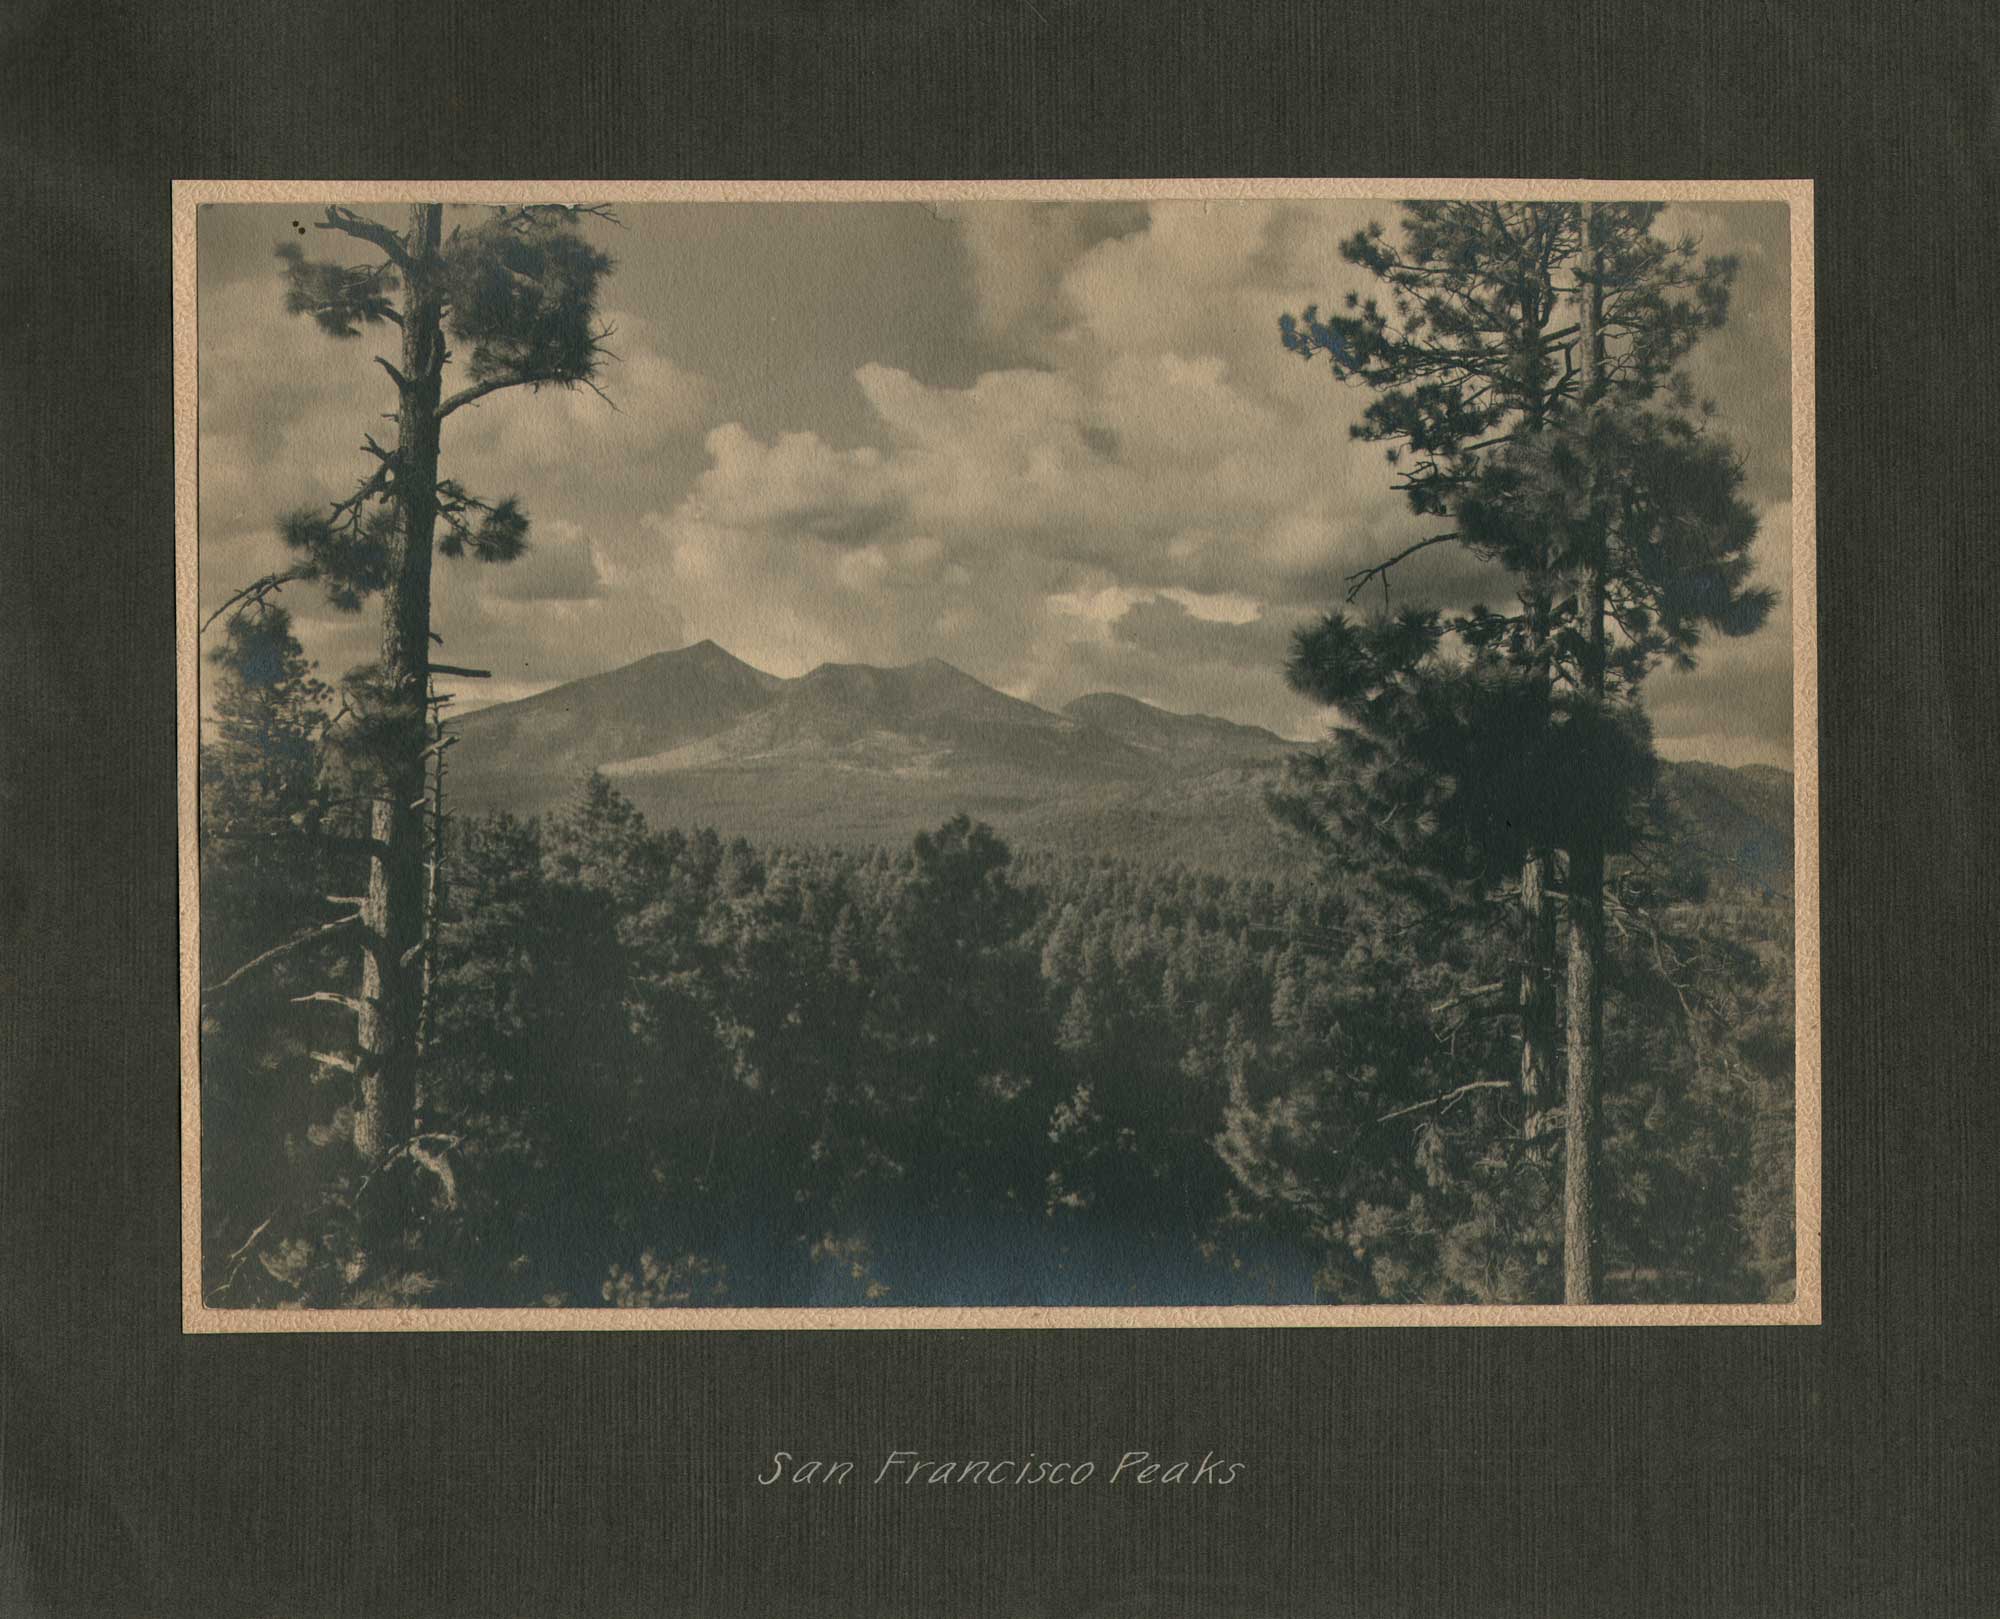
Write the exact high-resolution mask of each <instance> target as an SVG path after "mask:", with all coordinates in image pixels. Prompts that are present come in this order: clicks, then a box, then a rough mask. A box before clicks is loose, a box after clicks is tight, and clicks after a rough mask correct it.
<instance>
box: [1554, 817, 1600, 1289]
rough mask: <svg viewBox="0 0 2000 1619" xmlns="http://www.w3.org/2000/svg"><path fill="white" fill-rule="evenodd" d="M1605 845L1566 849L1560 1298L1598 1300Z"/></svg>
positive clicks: (1580, 843) (1581, 843) (1585, 844)
mask: <svg viewBox="0 0 2000 1619" xmlns="http://www.w3.org/2000/svg"><path fill="white" fill-rule="evenodd" d="M1603 957H1604V846H1603V843H1602V841H1601V840H1599V839H1597V838H1595V837H1592V838H1590V839H1588V840H1585V839H1579V840H1578V841H1577V844H1576V845H1575V846H1574V847H1572V848H1571V850H1570V855H1569V1099H1568V1105H1567V1107H1566V1108H1565V1113H1566V1115H1567V1124H1568V1137H1567V1141H1566V1143H1565V1146H1564V1160H1563V1302H1564V1303H1565V1304H1595V1303H1597V1302H1598V1295H1599V1293H1600V1291H1601V1290H1602V1287H1603V1281H1604V1256H1603V1253H1602V1252H1601V1250H1600V1248H1599V1244H1598V1240H1597V1237H1598V1207H1597V1202H1598V1199H1597V1192H1598V1164H1597V1147H1598V1139H1597V1138H1598V1123H1599V1121H1598V1098H1599V1095H1600V1093H1601V1091H1602V1088H1603V1081H1604V1074H1603V1046H1604V993H1603V989H1604V986H1603V982H1602V979H1601V976H1600V963H1601V962H1602V960H1603Z"/></svg>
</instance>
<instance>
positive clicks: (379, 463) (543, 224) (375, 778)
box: [241, 202, 611, 1162]
mask: <svg viewBox="0 0 2000 1619" xmlns="http://www.w3.org/2000/svg"><path fill="white" fill-rule="evenodd" d="M586 215H594V216H597V217H609V216H608V214H607V213H606V211H605V210H603V209H596V208H571V207H553V206H530V207H517V208H496V209H492V210H490V211H488V212H486V213H485V214H484V216H483V217H482V218H480V219H479V221H478V222H477V223H475V224H472V225H470V226H462V227H459V228H455V229H453V230H452V231H451V232H450V234H449V235H447V234H446V233H445V231H444V207H443V205H442V204H440V203H434V202H426V203H417V204H414V205H413V206H412V207H411V208H410V211H409V216H408V221H407V224H406V225H405V227H404V228H403V229H402V230H395V229H392V228H391V227H390V226H388V225H386V224H382V223H380V222H378V221H376V220H374V219H371V218H368V217H367V216H365V215H362V214H359V213H356V212H354V211H352V210H350V209H346V208H339V207H330V208H328V209H327V211H326V216H325V218H324V219H323V220H321V221H319V223H318V227H317V228H318V229H320V230H323V231H328V232H333V233H336V234H339V235H344V236H347V237H350V238H353V239H355V240H357V241H360V242H362V243H365V244H366V245H367V246H369V247H370V248H372V249H373V250H374V252H375V255H376V256H375V257H374V259H373V260H372V261H371V262H369V263H366V264H363V265H359V266H356V265H350V264H347V263H343V262H335V261H322V260H314V259H310V258H308V257H307V256H306V254H305V252H304V250H303V249H302V248H301V247H299V246H298V245H297V244H295V243H288V244H286V245H285V246H283V247H281V248H279V250H278V252H279V256H280V258H281V259H282V260H283V274H284V283H285V299H286V308H287V309H288V310H289V311H290V312H292V313H294V314H298V315H305V316H308V317H310V318H311V319H312V320H313V321H314V323H315V324H316V325H318V326H319V328H320V329H321V330H322V331H324V332H325V333H327V334H328V335H329V336H331V337H334V338H337V339H353V338H356V337H358V336H359V335H360V334H361V333H362V331H363V330H364V329H369V328H375V327H379V326H383V325H388V326H393V327H395V328H396V329H397V331H398V332H399V333H400V336H401V345H400V353H399V354H398V356H397V358H396V359H395V360H391V359H390V358H389V357H387V356H386V355H377V356H375V357H374V358H375V364H376V365H378V366H379V367H381V369H382V371H383V372H384V374H385V375H386V376H387V377H388V379H389V381H390V383H391V384H392V385H393V388H394V401H395V409H394V410H393V411H392V412H391V413H390V416H391V419H392V420H393V421H394V422H395V426H396V431H395V435H394V441H393V443H391V444H388V445H383V444H379V443H377V442H376V440H375V438H374V437H373V436H372V435H364V439H363V449H364V451H365V453H366V454H367V455H368V456H369V458H370V459H371V460H372V461H373V463H374V465H373V467H372V470H370V471H369V473H368V474H367V476H365V477H364V478H362V479H361V480H360V481H359V483H358V484H357V486H356V487H355V489H354V490H353V492H352V493H351V494H349V495H347V496H346V497H345V498H344V499H341V500H339V501H336V502H334V503H333V504H332V505H331V506H330V507H328V508H326V509H323V510H321V509H315V510H304V511H298V512H294V513H291V514H290V515H288V516H287V517H285V518H284V519H283V520H282V523H281V532H282V534H283V537H284V539H285V541H286V543H287V544H288V545H289V546H290V547H291V548H292V549H293V551H294V552H296V553H297V555H298V558H299V560H298V561H297V562H296V563H295V564H294V565H293V566H292V567H290V568H288V569H286V570H285V571H284V572H282V573H279V574H274V575H271V576H268V577H267V578H265V579H262V580H259V581H257V582H256V583H255V584H254V585H252V586H250V587H248V589H247V590H246V591H244V592H242V593H241V597H242V598H243V599H249V600H256V601H261V600H263V599H265V597H266V596H268V594H269V592H270V591H271V590H272V589H273V588H275V587H276V586H278V585H281V584H283V583H285V582H287V581H290V580H312V581H316V582H317V583H319V584H320V585H321V586H323V587H324V589H325V591H326V593H327V596H328V599H329V600H331V601H332V602H333V603H334V604H335V605H336V606H339V607H342V608H345V609H347V610H350V611H358V610H359V609H360V608H361V607H362V606H363V604H364V603H366V602H367V601H369V600H371V599H373V598H376V597H379V598H380V601H381V617H382V641H381V654H380V657H379V660H378V661H377V662H375V663H374V664H372V665H368V666H364V667H363V668H361V669H358V670H355V671H353V672H351V673H350V675H349V677H348V679H347V682H346V687H347V692H346V695H347V700H348V702H349V704H350V706H351V707H352V709H353V711H354V723H353V724H352V725H351V726H350V727H348V728H347V731H346V733H345V734H346V737H347V739H348V745H349V748H350V751H351V753H352V754H353V755H354V756H355V758H356V760H357V763H358V765H359V767H360V770H359V773H360V776H361V779H362V781H363V782H364V784H365V787H366V790H367V792H368V795H369V797H370V798H371V799H372V801H373V808H372V811H371V813H370V824H369V828H368V833H367V840H366V842H367V848H368V853H369V871H368V890H367V895H366V898H365V900H364V902H363V904H362V907H361V930H362V933H363V956H362V983H361V988H360V993H359V997H358V999H357V1000H355V1001H354V1002H353V1009H354V1012H355V1016H356V1023H357V1031H356V1045H357V1048H358V1049H357V1052H356V1106H355V1127H354V1144H355V1147H356V1149H357V1151H358V1152H359V1153H360V1154H361V1156H362V1158H363V1159H364V1160H367V1161H370V1162H376V1161H380V1160H381V1159H383V1158H384V1157H385V1156H386V1155H388V1154H389V1153H391V1152H392V1151H393V1150H394V1149H395V1148H396V1147H397V1146H398V1145H399V1144H400V1143H402V1142H404V1141H406V1140H408V1139H409V1137H410V1135H411V1134H412V1131H413V1128H414V1117H415V1103H416V1085H417V1074H416V1061H417V1037H418V1023H419V1016H420V1011H421V1003H422V962H421V958H422V955H423V945H424V938H423V930H424V927H425V885H424V864H423V863H424V856H425V838H424V824H423V811H424V803H425V796H426V794H425V779H424V750H425V747H426V746H427V744H428V741H429V737H428V735H427V728H426V724H425V708H424V704H425V698H426V695H427V690H428V686H429V680H430V676H431V673H432V671H433V668H434V665H433V662H432V657H431V653H432V642H433V636H432V632H431V566H432V558H433V556H434V555H435V554H438V553H442V554H443V555H444V556H446V557H454V558H455V557H463V556H467V555H470V556H472V557H475V558H477V559H478V560H480V561H483V562H507V561H511V560H513V559H514V558H516V557H518V556H519V555H520V554H521V553H522V551H523V550H524V548H525V546H526V543H527V532H528V519H527V516H526V514H525V513H524V512H523V511H522V510H521V508H520V506H519V504H518V503H517V501H516V500H515V499H513V498H512V497H509V498H505V499H499V500H488V499H485V498H482V497H481V496H479V495H476V494H474V493H473V492H471V491H470V490H468V489H467V488H465V486H464V485H462V484H461V483H459V482H457V481H456V480H454V479H451V478H448V477H445V476H444V475H443V474H442V472H441V471H440V453H441V443H442V437H443V428H444V424H445V422H446V421H447V420H448V419H449V418H450V417H451V416H453V415H454V414H455V413H457V412H458V411H460V410H463V409H465V408H466V407H467V406H470V405H472V404H474V403H476V402H477V401H479V400H480V399H483V398H485V397H486V396H487V395H489V394H493V393H497V392H499V391H501V390H503V389H510V388H530V389H539V388H541V387H544V386H553V387H559V388H575V387H579V386H582V387H593V388H594V387H595V385H596V377H597V374H598V369H599V366H600V363H601V361H602V359H603V358H604V354H605V350H604V347H603V341H604V338H605V337H606V336H607V335H608V334H607V333H606V331H605V330H604V329H603V328H602V327H601V326H600V325H599V323H598V319H597V293H598V286H599V283H600V282H601V280H602V279H603V277H604V276H605V275H606V274H607V273H608V272H609V270H610V269H611V261H610V260H609V259H608V258H607V257H606V256H605V255H604V254H603V253H601V252H600V251H598V249H597V248H595V247H594V246H592V245H591V244H590V242H588V241H587V240H586V239H585V238H584V236H583V234H582V232H581V230H580V229H579V226H580V223H581V220H582V218H583V217H584V216H586ZM454 362H456V363H457V364H458V366H459V375H458V378H457V380H458V383H459V385H458V386H457V387H456V389H455V390H454V391H452V392H449V393H447V392H446V391H445V379H446V372H447V369H448V367H450V366H451V365H453V363H454Z"/></svg>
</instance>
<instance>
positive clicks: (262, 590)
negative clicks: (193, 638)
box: [201, 566, 312, 635]
mask: <svg viewBox="0 0 2000 1619" xmlns="http://www.w3.org/2000/svg"><path fill="white" fill-rule="evenodd" d="M311 577H312V570H311V569H310V568H309V567H305V566H301V567H296V568H286V569H284V570H283V571H281V572H279V573H267V574H265V575H264V577H263V578H261V579H259V580H256V581H255V582H253V583H251V584H247V585H245V586H244V587H243V588H242V589H241V590H239V591H237V592H236V594H235V595H233V596H231V597H230V598H229V600H227V601H226V602H224V603H223V604H222V605H221V606H220V607H218V608H216V610H215V611H214V612H212V613H210V614H209V615H208V617H207V618H205V619H203V620H202V624H201V632H202V634H204V635H206V634H207V633H208V629H209V626H210V625H212V624H213V623H214V622H215V621H216V620H217V619H218V618H220V617H222V615H223V614H224V613H226V612H228V611H229V610H230V609H231V608H232V607H234V608H236V609H237V611H239V612H240V611H242V609H243V608H245V607H248V606H252V605H255V606H259V607H261V606H263V604H264V598H265V597H266V596H268V595H270V594H271V592H272V591H274V590H280V589H282V588H283V587H284V586H286V585H289V584H291V583H292V582H293V581H294V580H297V579H309V578H311Z"/></svg>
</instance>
